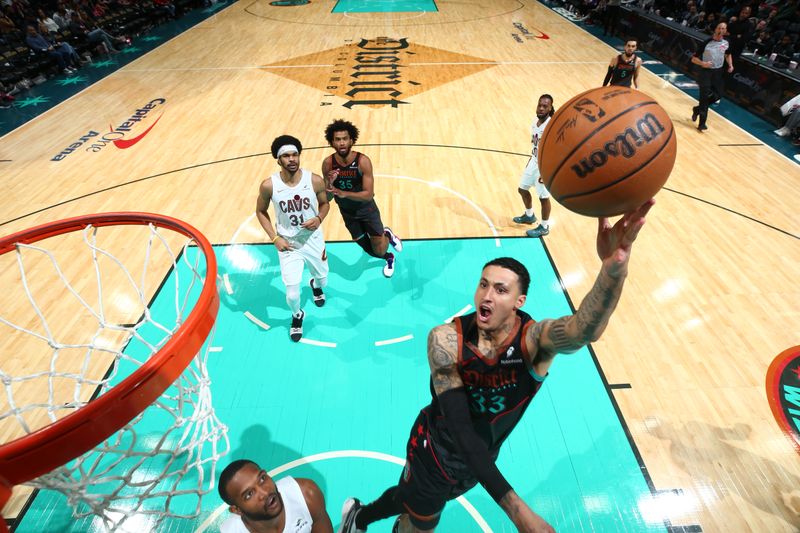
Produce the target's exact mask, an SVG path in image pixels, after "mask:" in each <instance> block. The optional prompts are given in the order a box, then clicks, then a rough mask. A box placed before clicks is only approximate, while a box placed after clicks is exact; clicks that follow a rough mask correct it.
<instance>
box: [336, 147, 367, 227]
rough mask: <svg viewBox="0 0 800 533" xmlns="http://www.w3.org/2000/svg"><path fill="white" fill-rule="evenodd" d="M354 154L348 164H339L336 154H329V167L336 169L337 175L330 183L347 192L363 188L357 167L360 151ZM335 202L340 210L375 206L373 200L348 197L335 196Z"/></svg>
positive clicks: (360, 174)
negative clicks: (361, 200) (360, 200)
mask: <svg viewBox="0 0 800 533" xmlns="http://www.w3.org/2000/svg"><path fill="white" fill-rule="evenodd" d="M353 153H354V154H356V157H355V159H353V161H352V162H351V163H350V164H349V165H340V164H339V162H338V161H336V156H335V155H331V169H332V170H338V171H339V175H338V177H337V178H336V179H335V180H333V183H332V185H333V186H334V187H336V188H337V189H341V190H343V191H348V192H361V191H363V190H364V181H363V177H364V175H363V173H362V172H361V170H360V169H359V168H358V162H359V160H360V159H361V153H359V152H353ZM335 199H336V203H337V204H339V209H340V210H341V211H342V212H346V213H354V212H356V211H361V210H372V209H373V208H374V207H375V201H374V200H370V201H368V202H359V201H358V200H351V199H349V198H340V197H338V196H336V197H335Z"/></svg>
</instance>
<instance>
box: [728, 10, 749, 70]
mask: <svg viewBox="0 0 800 533" xmlns="http://www.w3.org/2000/svg"><path fill="white" fill-rule="evenodd" d="M752 13H753V10H752V9H751V8H750V6H744V7H742V9H741V10H740V11H739V15H738V16H735V17H731V20H730V22H728V34H729V35H728V41H730V43H731V55H733V58H734V59H736V58H737V57H739V55H740V54H741V53H742V51H743V50H744V46H745V44H747V43H748V42H749V41H750V40H751V39H752V38H753V32H755V24H754V23H753V21H752V20H751V19H750V15H751V14H752Z"/></svg>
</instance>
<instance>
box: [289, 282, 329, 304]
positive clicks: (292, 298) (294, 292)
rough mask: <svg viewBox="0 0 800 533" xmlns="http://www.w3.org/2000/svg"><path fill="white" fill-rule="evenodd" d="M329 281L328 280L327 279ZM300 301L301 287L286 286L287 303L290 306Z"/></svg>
mask: <svg viewBox="0 0 800 533" xmlns="http://www.w3.org/2000/svg"><path fill="white" fill-rule="evenodd" d="M325 279H327V278H325ZM299 301H300V285H287V286H286V303H288V304H289V305H290V306H291V305H292V303H296V302H299Z"/></svg>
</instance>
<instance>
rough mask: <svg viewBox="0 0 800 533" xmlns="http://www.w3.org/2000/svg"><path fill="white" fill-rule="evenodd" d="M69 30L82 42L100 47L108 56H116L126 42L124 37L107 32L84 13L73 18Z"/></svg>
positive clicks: (79, 12)
mask: <svg viewBox="0 0 800 533" xmlns="http://www.w3.org/2000/svg"><path fill="white" fill-rule="evenodd" d="M69 29H70V31H71V32H72V33H73V35H75V36H77V37H78V38H79V39H80V40H81V42H84V43H86V44H88V45H90V46H93V47H94V46H99V47H100V48H101V49H102V50H103V52H104V53H106V54H116V53H117V52H119V48H121V47H122V45H124V44H125V42H126V40H125V39H124V38H123V37H115V36H113V35H111V34H110V33H108V32H107V31H105V30H104V29H103V28H101V27H100V26H98V25H97V24H96V23H95V22H94V21H93V20H91V18H90V17H88V16H87V15H86V14H85V13H84V12H82V11H78V12H77V13H76V14H75V16H74V17H73V18H72V20H71V21H70V26H69ZM114 43H116V44H117V46H115V45H114Z"/></svg>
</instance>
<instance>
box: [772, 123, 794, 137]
mask: <svg viewBox="0 0 800 533" xmlns="http://www.w3.org/2000/svg"><path fill="white" fill-rule="evenodd" d="M789 133H791V132H790V131H789V128H787V127H786V126H784V127H782V128H778V129H777V130H775V135H777V136H778V137H786V136H787V135H789Z"/></svg>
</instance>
